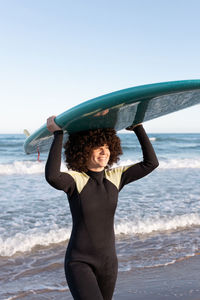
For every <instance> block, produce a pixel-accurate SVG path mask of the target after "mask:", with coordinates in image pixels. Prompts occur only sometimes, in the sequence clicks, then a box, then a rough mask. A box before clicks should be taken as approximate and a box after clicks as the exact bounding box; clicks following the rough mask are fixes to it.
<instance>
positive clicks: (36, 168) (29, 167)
mask: <svg viewBox="0 0 200 300" xmlns="http://www.w3.org/2000/svg"><path fill="white" fill-rule="evenodd" d="M45 163H46V162H44V161H43V162H38V161H15V162H13V163H11V164H0V175H3V174H4V175H12V174H40V173H44V169H45ZM135 163H136V161H132V160H130V159H127V160H123V159H122V160H120V162H119V164H118V165H120V166H121V165H125V166H126V165H132V164H135ZM116 166H117V165H114V166H113V167H116ZM183 168H192V169H199V168H200V159H195V158H193V159H189V158H184V159H170V160H167V161H162V160H161V161H159V169H183ZM61 171H67V168H66V166H65V163H64V162H63V163H62V164H61Z"/></svg>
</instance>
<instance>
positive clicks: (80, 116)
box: [24, 80, 200, 154]
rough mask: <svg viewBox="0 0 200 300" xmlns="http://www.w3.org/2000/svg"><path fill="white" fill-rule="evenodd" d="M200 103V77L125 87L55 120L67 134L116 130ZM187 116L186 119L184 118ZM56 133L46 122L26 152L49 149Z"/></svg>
mask: <svg viewBox="0 0 200 300" xmlns="http://www.w3.org/2000/svg"><path fill="white" fill-rule="evenodd" d="M199 103H200V80H183V81H171V82H163V83H155V84H148V85H142V86H137V87H132V88H128V89H123V90H120V91H117V92H113V93H110V94H106V95H103V96H100V97H97V98H94V99H92V100H88V101H86V102H84V103H82V104H80V105H77V106H75V107H73V108H71V109H69V110H67V111H65V112H63V113H62V114H60V115H58V116H57V117H56V119H55V122H56V123H57V124H58V125H59V126H60V127H61V128H62V129H63V130H64V133H65V139H64V140H66V139H67V135H68V134H70V133H73V132H77V131H83V130H88V129H96V128H115V129H116V130H117V131H118V130H121V129H124V128H126V127H128V126H130V125H132V124H138V123H141V122H145V121H148V120H152V119H155V118H158V117H160V116H164V115H166V114H169V113H172V112H175V111H178V110H181V109H184V108H187V107H189V106H192V105H196V104H199ZM184 121H185V120H183V122H184ZM52 139H53V136H52V134H51V133H50V132H49V131H48V130H47V128H46V124H44V125H43V126H42V127H41V128H39V129H38V130H37V131H35V132H34V133H33V134H31V135H30V136H29V137H28V138H27V139H26V141H25V144H24V150H25V152H26V153H27V154H29V153H34V152H37V150H38V149H39V151H40V152H44V151H48V150H49V148H50V145H51V142H52Z"/></svg>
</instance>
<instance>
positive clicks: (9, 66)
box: [0, 0, 200, 133]
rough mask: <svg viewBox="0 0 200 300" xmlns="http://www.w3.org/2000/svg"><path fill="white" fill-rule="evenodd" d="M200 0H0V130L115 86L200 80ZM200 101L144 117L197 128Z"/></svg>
mask: <svg viewBox="0 0 200 300" xmlns="http://www.w3.org/2000/svg"><path fill="white" fill-rule="evenodd" d="M199 12H200V1H199V0H190V1H188V0H168V1H162V0H101V1H97V0H76V1H69V0H54V1H53V0H33V1H32V0H6V1H5V0H0V82H1V88H0V99H1V110H0V133H22V132H23V129H24V128H27V129H29V130H30V132H33V131H34V130H36V129H37V128H38V127H40V126H41V125H43V124H44V123H45V121H46V118H47V117H48V116H50V115H54V114H55V115H57V114H59V113H62V112H63V111H65V110H66V109H69V108H70V107H72V106H74V105H76V104H79V103H82V102H83V101H85V100H89V99H91V98H94V97H97V96H100V95H102V94H106V93H109V92H112V91H116V90H120V89H124V88H128V87H132V86H136V85H141V84H149V83H154V82H162V81H172V80H184V79H198V78H200V18H199ZM199 115H200V105H197V106H194V107H192V108H188V109H185V110H183V111H180V112H177V113H173V114H171V115H168V116H165V117H162V118H158V119H156V120H153V121H149V122H147V123H145V128H146V129H147V131H148V132H200V121H199Z"/></svg>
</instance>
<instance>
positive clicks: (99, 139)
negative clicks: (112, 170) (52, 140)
mask: <svg viewBox="0 0 200 300" xmlns="http://www.w3.org/2000/svg"><path fill="white" fill-rule="evenodd" d="M105 144H107V145H108V147H109V150H110V159H109V162H108V166H107V168H108V167H111V166H112V165H113V163H116V162H117V161H118V160H119V156H120V155H121V154H122V149H121V143H120V139H119V137H118V136H117V135H116V131H115V130H114V129H111V128H107V129H95V130H88V131H82V132H77V133H73V134H70V135H69V139H68V141H67V142H66V143H65V145H64V149H65V157H66V160H65V161H66V165H67V167H68V169H71V170H74V171H78V172H87V171H88V169H87V161H88V159H89V157H90V155H91V153H92V150H93V149H94V148H96V147H100V146H103V145H105Z"/></svg>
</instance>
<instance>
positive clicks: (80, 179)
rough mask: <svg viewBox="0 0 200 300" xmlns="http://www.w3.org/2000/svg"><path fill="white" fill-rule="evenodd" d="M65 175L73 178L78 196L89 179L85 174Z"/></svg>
mask: <svg viewBox="0 0 200 300" xmlns="http://www.w3.org/2000/svg"><path fill="white" fill-rule="evenodd" d="M67 173H68V174H69V175H71V176H72V177H73V179H74V181H75V182H76V187H77V190H78V192H79V194H80V193H81V191H82V190H83V188H84V187H85V186H86V184H87V182H88V180H89V178H90V177H89V176H88V175H87V174H85V173H80V172H76V171H68V172H67Z"/></svg>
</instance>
